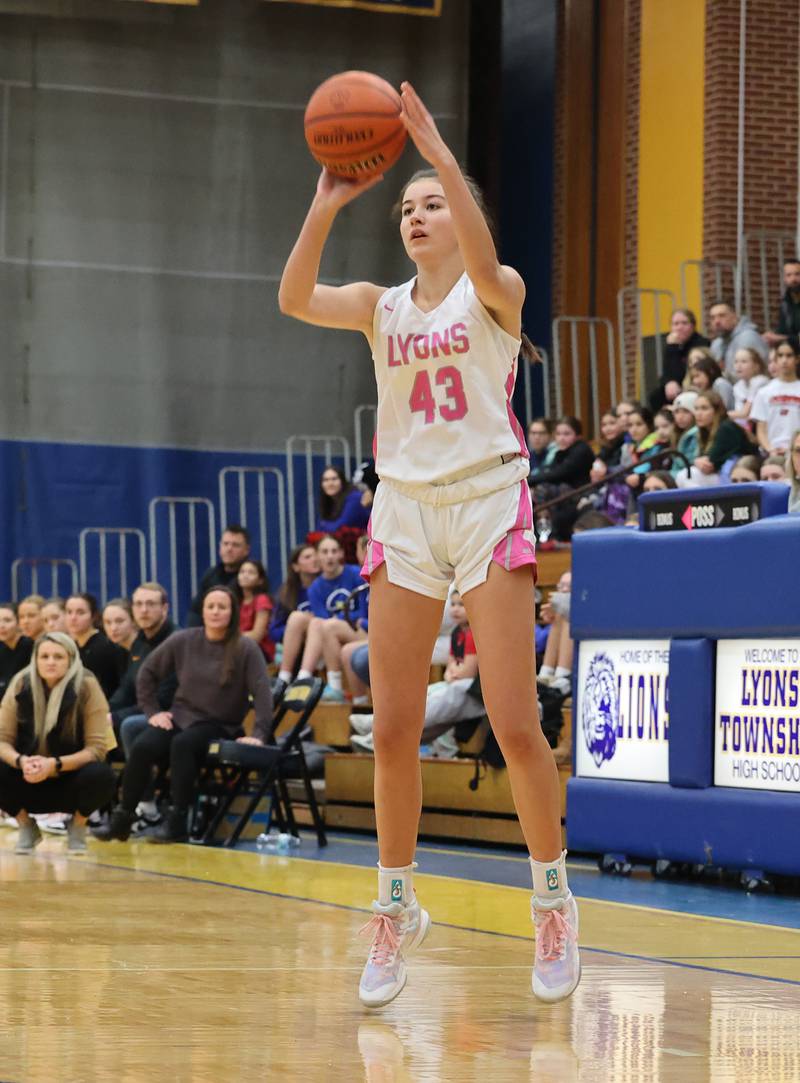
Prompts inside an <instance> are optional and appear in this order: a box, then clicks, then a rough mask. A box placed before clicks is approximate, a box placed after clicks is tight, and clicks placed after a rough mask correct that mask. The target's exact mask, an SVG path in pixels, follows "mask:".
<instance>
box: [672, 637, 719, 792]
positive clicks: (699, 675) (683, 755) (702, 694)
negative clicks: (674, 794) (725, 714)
mask: <svg viewBox="0 0 800 1083" xmlns="http://www.w3.org/2000/svg"><path fill="white" fill-rule="evenodd" d="M715 655H716V643H712V642H711V640H709V639H673V641H672V643H671V644H670V649H669V718H670V725H669V781H670V785H671V786H683V787H688V788H689V789H703V788H704V787H706V786H711V785H712V784H713V782H714V683H715V682H714V662H715Z"/></svg>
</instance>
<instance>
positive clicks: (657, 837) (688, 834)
mask: <svg viewBox="0 0 800 1083" xmlns="http://www.w3.org/2000/svg"><path fill="white" fill-rule="evenodd" d="M798 822H800V794H794V793H770V792H766V791H758V790H735V789H730V788H725V787H710V788H709V789H705V790H681V789H675V788H673V787H672V786H667V785H664V784H663V783H657V782H606V781H600V780H598V779H593V778H592V779H589V778H571V779H570V780H569V782H568V783H567V845H568V846H569V848H570V849H571V850H573V851H585V852H588V853H601V854H602V853H609V852H612V851H613V852H614V853H622V854H626V855H627V856H628V857H630V858H636V857H638V858H645V859H650V860H654V859H656V858H667V859H669V860H671V861H690V862H692V863H698V864H709V865H719V866H723V867H727V868H732V869H747V868H750V869H766V870H768V871H769V872H777V873H785V874H786V875H789V876H796V875H798V873H800V850H798V848H797V846H796V845H795V844H794V841H793V839H794V836H793V834H792V830H791V826H790V825H792V824H796V823H798ZM780 825H783V828H785V830H784V829H780Z"/></svg>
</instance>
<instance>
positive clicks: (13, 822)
mask: <svg viewBox="0 0 800 1083" xmlns="http://www.w3.org/2000/svg"><path fill="white" fill-rule="evenodd" d="M0 827H19V824H18V823H17V818H16V816H8V815H7V814H6V813H5V812H0Z"/></svg>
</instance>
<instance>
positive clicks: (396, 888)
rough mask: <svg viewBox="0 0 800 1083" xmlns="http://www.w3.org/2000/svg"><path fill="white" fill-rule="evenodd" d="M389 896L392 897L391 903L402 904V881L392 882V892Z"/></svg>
mask: <svg viewBox="0 0 800 1083" xmlns="http://www.w3.org/2000/svg"><path fill="white" fill-rule="evenodd" d="M391 895H392V902H402V901H403V881H402V880H392V892H391Z"/></svg>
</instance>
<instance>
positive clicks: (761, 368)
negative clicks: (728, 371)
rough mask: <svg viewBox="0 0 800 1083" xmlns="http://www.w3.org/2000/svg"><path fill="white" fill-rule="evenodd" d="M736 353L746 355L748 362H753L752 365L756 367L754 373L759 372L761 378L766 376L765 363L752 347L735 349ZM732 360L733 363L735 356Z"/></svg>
mask: <svg viewBox="0 0 800 1083" xmlns="http://www.w3.org/2000/svg"><path fill="white" fill-rule="evenodd" d="M736 353H746V354H747V356H748V357H749V358H750V360H751V361H752V362H753V364H754V365H755V366H756V371H757V372H759V373H760V374H761V375H762V376H765V375H766V372H767V363H766V361H765V360H764V358H763V357H762V356H761V354H760V353H759V352H758V350H754V349H753V347H752V346H740V347H739V348H738V349H737V351H736ZM733 360H734V363H735V361H736V354H734V357H733Z"/></svg>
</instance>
